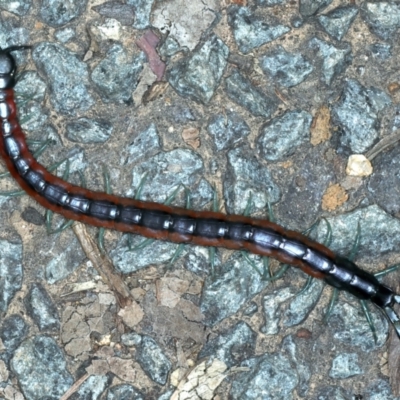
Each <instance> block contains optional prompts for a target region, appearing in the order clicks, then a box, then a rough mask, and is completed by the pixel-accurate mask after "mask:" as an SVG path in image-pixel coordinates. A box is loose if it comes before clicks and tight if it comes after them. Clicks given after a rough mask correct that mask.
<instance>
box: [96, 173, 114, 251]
mask: <svg viewBox="0 0 400 400" xmlns="http://www.w3.org/2000/svg"><path fill="white" fill-rule="evenodd" d="M102 172H103V182H104V190H105V192H106V193H107V194H112V190H111V183H110V174H109V173H108V171H107V168H106V167H105V166H104V165H103V167H102ZM105 231H106V230H105V229H104V228H100V229H99V234H98V236H97V244H98V246H99V249H100V253H101V254H105V252H106V249H105V247H104V234H105Z"/></svg>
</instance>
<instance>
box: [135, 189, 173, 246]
mask: <svg viewBox="0 0 400 400" xmlns="http://www.w3.org/2000/svg"><path fill="white" fill-rule="evenodd" d="M141 184H142V182H140V184H139V186H140V185H141ZM180 188H181V185H178V186H177V188H176V189H175V190H174V191H173V192H172V193H171V194H170V195H169V196H168V197H167V199H166V200H165V202H164V203H163V204H165V205H170V204H171V203H172V201H173V200H174V199H175V197H176V195H177V193H178V191H179V189H180ZM141 190H142V188H140V191H141ZM137 200H139V199H137ZM154 241H155V239H145V240H143V241H142V242H141V243H139V244H138V245H137V246H135V247H132V246H131V244H129V243H128V249H129V251H138V250H142V249H144V248H145V247H147V246H149V245H150V244H152V243H153V242H154Z"/></svg>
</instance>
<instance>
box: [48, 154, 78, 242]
mask: <svg viewBox="0 0 400 400" xmlns="http://www.w3.org/2000/svg"><path fill="white" fill-rule="evenodd" d="M64 161H65V170H64V173H63V179H68V177H69V172H70V162H69V160H68V159H66V160H62V161H59V162H57V163H55V164H53V165H51V166H50V168H51V170H55V169H57V168H58V167H59V166H60V165H61V164H62V163H64ZM50 168H49V169H50ZM52 220H53V212H52V211H50V210H46V231H47V234H48V235H50V234H55V233H60V232H62V231H64V230H65V229H67V228H69V227H70V226H71V225H72V224H73V223H74V221H73V220H67V221H65V222H64V223H63V224H62V225H61V226H60V227H59V228H57V229H52V227H51V225H52Z"/></svg>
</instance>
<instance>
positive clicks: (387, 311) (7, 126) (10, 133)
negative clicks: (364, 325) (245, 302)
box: [0, 46, 400, 338]
mask: <svg viewBox="0 0 400 400" xmlns="http://www.w3.org/2000/svg"><path fill="white" fill-rule="evenodd" d="M29 48H30V47H29V46H12V47H8V48H5V49H0V122H1V132H0V135H1V138H0V155H1V157H2V159H3V161H4V163H5V165H6V167H7V169H8V171H9V172H10V174H11V175H12V177H13V178H14V179H15V180H16V181H17V183H18V184H19V185H20V187H21V188H22V189H23V190H24V191H25V192H26V193H27V194H28V195H29V196H31V197H32V198H33V199H34V200H36V202H37V203H39V204H40V205H41V206H43V207H44V208H46V209H48V210H51V211H53V212H55V213H58V214H60V215H62V216H63V217H65V218H67V219H69V220H75V221H80V222H83V223H85V224H89V225H92V226H95V227H101V228H107V229H114V230H117V231H120V232H125V233H132V234H137V235H141V236H144V237H146V238H151V239H157V240H164V241H170V242H174V243H185V244H186V243H187V244H194V245H200V246H211V247H223V248H226V249H231V250H242V251H247V252H249V253H253V254H257V255H261V256H267V257H272V258H275V259H277V260H278V261H280V262H282V263H286V264H288V265H291V266H293V267H297V268H299V269H301V270H302V271H304V272H305V273H306V274H308V275H309V276H311V277H313V278H318V279H322V280H323V281H325V282H326V283H327V284H328V285H330V286H332V287H334V288H336V289H339V290H342V291H346V292H349V293H351V294H352V295H354V296H355V297H356V298H358V299H360V300H368V301H370V302H371V303H372V304H374V305H375V306H377V307H378V308H379V309H380V310H381V311H382V312H383V314H384V315H385V316H386V318H387V319H388V320H389V321H390V322H391V324H392V326H393V328H394V330H395V332H396V333H397V336H398V337H399V338H400V319H399V316H398V315H397V314H396V312H395V310H394V306H395V305H396V304H400V295H398V294H397V293H395V292H394V291H393V290H392V289H391V288H389V287H388V286H386V285H384V284H382V283H380V282H379V281H378V279H377V278H376V277H375V276H374V275H373V274H371V273H370V272H368V271H366V270H363V269H361V268H360V267H359V266H357V265H356V264H355V263H354V262H353V261H352V260H350V259H349V258H346V257H344V256H342V255H339V254H336V253H334V252H333V251H332V250H330V249H329V248H328V247H326V246H325V245H323V244H320V243H318V242H316V241H313V240H311V239H310V238H308V237H307V236H305V235H303V234H301V233H299V232H296V231H292V230H287V229H285V228H283V227H282V226H280V225H278V224H276V223H274V222H271V221H269V220H263V219H256V218H251V217H248V216H241V215H227V214H223V213H220V212H215V211H194V210H190V209H187V208H180V207H174V206H169V205H164V204H159V203H155V202H150V201H141V200H137V199H131V198H124V197H118V196H116V195H113V194H107V193H103V192H96V191H92V190H88V189H85V188H83V187H80V186H77V185H73V184H71V183H68V182H66V181H65V180H63V179H61V178H59V177H58V176H56V175H53V174H52V173H50V172H49V171H48V170H47V169H46V168H45V167H44V166H43V165H41V164H40V163H39V162H37V161H36V159H35V158H34V156H33V154H32V153H31V151H30V150H29V148H28V145H27V143H26V139H25V135H24V133H23V131H22V128H21V126H20V124H19V121H18V117H17V107H16V102H15V95H14V86H15V83H16V79H15V77H16V71H17V65H16V61H15V59H14V57H13V55H12V54H11V53H13V52H14V51H21V50H26V49H29Z"/></svg>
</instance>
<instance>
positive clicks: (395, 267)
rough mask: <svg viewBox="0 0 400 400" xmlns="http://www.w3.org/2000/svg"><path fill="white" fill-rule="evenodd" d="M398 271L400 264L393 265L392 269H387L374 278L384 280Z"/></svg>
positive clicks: (376, 274)
mask: <svg viewBox="0 0 400 400" xmlns="http://www.w3.org/2000/svg"><path fill="white" fill-rule="evenodd" d="M398 269H400V263H399V264H394V265H391V266H390V267H387V268H386V269H384V270H382V271H379V272H377V273H375V274H374V276H375V278H382V277H383V276H385V275H388V274H390V273H392V272H394V271H397V270H398Z"/></svg>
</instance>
